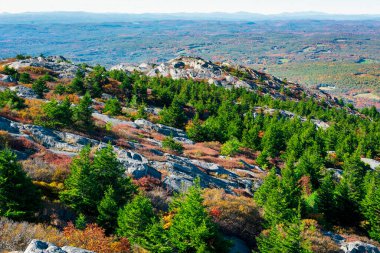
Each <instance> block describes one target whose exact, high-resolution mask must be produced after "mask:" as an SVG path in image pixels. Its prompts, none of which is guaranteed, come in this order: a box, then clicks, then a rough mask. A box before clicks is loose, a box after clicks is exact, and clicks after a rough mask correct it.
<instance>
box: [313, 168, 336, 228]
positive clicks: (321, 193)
mask: <svg viewBox="0 0 380 253" xmlns="http://www.w3.org/2000/svg"><path fill="white" fill-rule="evenodd" d="M334 192H335V183H334V179H333V176H332V173H330V172H326V175H325V176H324V177H323V178H322V180H321V186H320V188H319V189H318V203H317V205H318V210H319V212H320V213H322V214H323V216H324V218H325V219H326V220H327V221H328V222H333V221H334V219H335V215H336V214H335V208H336V202H335V195H334Z"/></svg>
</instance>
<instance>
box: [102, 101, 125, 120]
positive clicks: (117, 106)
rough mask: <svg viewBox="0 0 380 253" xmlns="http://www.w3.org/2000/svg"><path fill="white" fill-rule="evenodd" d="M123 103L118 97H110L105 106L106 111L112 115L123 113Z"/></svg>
mask: <svg viewBox="0 0 380 253" xmlns="http://www.w3.org/2000/svg"><path fill="white" fill-rule="evenodd" d="M121 109H122V107H121V103H120V102H119V100H118V99H117V98H111V99H108V100H107V102H106V105H105V106H104V112H106V113H108V114H109V115H111V116H117V115H120V114H121Z"/></svg>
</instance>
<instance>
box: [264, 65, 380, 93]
mask: <svg viewBox="0 0 380 253" xmlns="http://www.w3.org/2000/svg"><path fill="white" fill-rule="evenodd" d="M256 67H258V68H263V66H259V65H258V66H256ZM265 71H266V72H268V73H271V74H273V75H276V76H279V77H282V78H285V77H286V78H287V79H288V80H289V81H294V82H298V83H302V84H306V85H308V86H316V85H318V84H328V85H331V86H335V87H336V89H333V91H334V92H336V93H348V92H350V91H352V90H372V91H374V92H376V93H378V94H380V64H379V63H368V64H359V63H342V62H339V63H335V62H328V63H324V62H316V63H291V64H282V65H270V66H267V67H266V69H265ZM329 90H330V91H332V89H329Z"/></svg>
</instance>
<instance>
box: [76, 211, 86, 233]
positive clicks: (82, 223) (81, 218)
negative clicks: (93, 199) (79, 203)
mask: <svg viewBox="0 0 380 253" xmlns="http://www.w3.org/2000/svg"><path fill="white" fill-rule="evenodd" d="M86 226H87V221H86V216H85V215H84V214H82V213H81V214H79V215H78V218H77V219H76V220H75V227H76V228H77V229H80V230H84V229H85V228H86Z"/></svg>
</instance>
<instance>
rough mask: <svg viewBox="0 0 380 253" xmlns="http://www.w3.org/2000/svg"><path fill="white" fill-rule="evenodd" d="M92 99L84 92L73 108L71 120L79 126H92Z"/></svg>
mask: <svg viewBox="0 0 380 253" xmlns="http://www.w3.org/2000/svg"><path fill="white" fill-rule="evenodd" d="M92 112H93V109H92V99H91V96H90V94H89V93H86V95H84V97H83V98H82V99H81V100H80V101H79V105H77V106H76V107H75V108H74V109H73V121H74V123H76V124H77V125H79V126H80V127H83V128H84V129H86V130H89V129H92V128H93V125H94V123H93V121H92Z"/></svg>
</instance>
